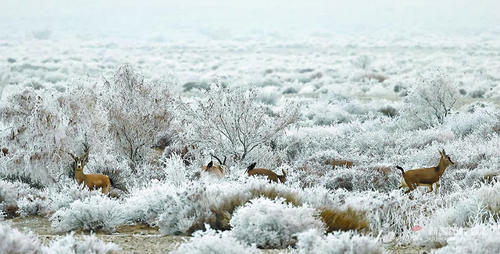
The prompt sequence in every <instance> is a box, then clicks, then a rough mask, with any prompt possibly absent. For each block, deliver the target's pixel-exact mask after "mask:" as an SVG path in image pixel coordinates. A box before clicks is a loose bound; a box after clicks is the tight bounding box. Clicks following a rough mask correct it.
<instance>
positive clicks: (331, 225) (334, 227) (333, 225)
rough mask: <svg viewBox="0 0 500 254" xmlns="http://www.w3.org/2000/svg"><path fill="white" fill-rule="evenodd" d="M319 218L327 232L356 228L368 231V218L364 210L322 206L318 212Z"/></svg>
mask: <svg viewBox="0 0 500 254" xmlns="http://www.w3.org/2000/svg"><path fill="white" fill-rule="evenodd" d="M320 217H321V220H323V222H324V223H325V225H326V231H327V232H333V231H339V230H340V231H347V230H357V231H361V232H367V231H369V224H368V220H367V219H366V216H365V212H359V211H355V210H353V209H351V208H348V209H347V210H346V211H339V210H334V209H327V208H323V209H321V212H320Z"/></svg>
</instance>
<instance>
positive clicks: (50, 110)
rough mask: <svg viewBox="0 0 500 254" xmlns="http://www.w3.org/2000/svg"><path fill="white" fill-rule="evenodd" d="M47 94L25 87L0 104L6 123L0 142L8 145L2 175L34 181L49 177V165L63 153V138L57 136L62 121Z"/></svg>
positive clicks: (55, 103)
mask: <svg viewBox="0 0 500 254" xmlns="http://www.w3.org/2000/svg"><path fill="white" fill-rule="evenodd" d="M54 97H57V96H56V95H54ZM49 98H50V97H49V96H47V94H45V93H43V92H41V91H36V90H33V89H30V88H27V89H26V90H24V91H22V92H20V93H18V94H14V95H13V96H11V97H9V98H8V99H7V103H5V104H4V105H2V106H1V107H0V119H1V120H2V121H3V122H4V124H6V125H7V126H8V129H7V131H6V132H4V133H3V135H2V137H1V138H2V143H7V144H8V148H9V155H8V157H9V163H8V165H6V167H5V168H3V170H2V172H1V173H2V174H3V175H11V176H12V175H15V176H17V177H21V178H23V179H29V180H30V181H34V182H39V181H42V182H44V181H47V180H49V179H51V174H50V172H49V171H50V168H51V166H54V162H58V161H60V160H59V159H60V158H61V156H63V153H62V151H63V150H64V149H63V143H64V142H61V139H60V137H62V136H64V134H63V133H64V127H63V126H64V125H65V123H64V116H63V113H62V112H61V111H59V110H58V108H59V105H58V101H57V100H54V99H52V100H50V99H49ZM52 180H54V179H53V178H52Z"/></svg>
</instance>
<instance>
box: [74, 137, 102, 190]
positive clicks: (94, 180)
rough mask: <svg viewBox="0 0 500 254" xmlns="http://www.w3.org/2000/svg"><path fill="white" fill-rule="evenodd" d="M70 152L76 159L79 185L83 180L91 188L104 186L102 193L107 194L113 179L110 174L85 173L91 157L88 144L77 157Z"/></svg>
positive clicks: (76, 177)
mask: <svg viewBox="0 0 500 254" xmlns="http://www.w3.org/2000/svg"><path fill="white" fill-rule="evenodd" d="M68 154H69V155H70V156H71V157H72V158H73V160H75V167H74V169H75V180H76V181H77V182H78V184H79V185H80V184H82V182H83V183H85V185H86V186H87V187H88V188H89V189H90V190H95V189H98V188H102V193H104V194H107V193H108V192H109V188H110V187H111V180H110V179H109V177H108V176H106V175H103V174H84V173H83V168H84V167H85V165H86V164H87V161H88V157H89V151H88V147H87V145H85V153H84V154H83V155H82V156H81V157H77V156H75V155H74V154H72V153H68Z"/></svg>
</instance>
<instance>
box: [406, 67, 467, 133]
mask: <svg viewBox="0 0 500 254" xmlns="http://www.w3.org/2000/svg"><path fill="white" fill-rule="evenodd" d="M458 96H459V95H458V91H457V85H456V84H455V83H454V82H453V81H452V80H451V78H450V77H448V76H447V75H446V74H444V73H443V72H440V71H435V72H431V73H427V75H426V76H421V77H419V78H418V80H417V81H416V82H415V84H413V87H412V88H411V90H410V92H409V93H408V95H407V96H406V97H405V105H404V106H403V109H402V112H401V117H402V119H403V120H404V121H405V125H406V126H407V127H408V128H430V127H433V126H436V125H440V124H442V123H444V121H445V119H446V117H447V116H448V115H449V114H450V113H451V110H452V109H453V107H454V106H455V104H456V102H457V100H458Z"/></svg>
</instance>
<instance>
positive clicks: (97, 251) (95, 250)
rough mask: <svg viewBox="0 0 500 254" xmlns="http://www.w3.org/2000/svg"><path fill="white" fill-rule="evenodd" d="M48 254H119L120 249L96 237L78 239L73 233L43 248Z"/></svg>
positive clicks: (88, 236)
mask: <svg viewBox="0 0 500 254" xmlns="http://www.w3.org/2000/svg"><path fill="white" fill-rule="evenodd" d="M42 249H43V251H44V252H45V253H47V254H67V253H68V254H118V253H120V249H119V248H118V246H117V245H116V244H114V243H106V242H104V241H102V240H100V239H98V238H97V237H95V235H84V236H83V239H81V240H79V239H77V238H76V237H75V236H74V235H73V234H72V233H71V234H68V235H66V236H65V237H63V238H60V239H57V240H55V241H53V242H51V243H50V245H49V246H47V247H45V246H44V247H43V248H42Z"/></svg>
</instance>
